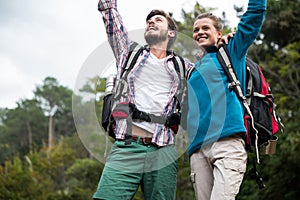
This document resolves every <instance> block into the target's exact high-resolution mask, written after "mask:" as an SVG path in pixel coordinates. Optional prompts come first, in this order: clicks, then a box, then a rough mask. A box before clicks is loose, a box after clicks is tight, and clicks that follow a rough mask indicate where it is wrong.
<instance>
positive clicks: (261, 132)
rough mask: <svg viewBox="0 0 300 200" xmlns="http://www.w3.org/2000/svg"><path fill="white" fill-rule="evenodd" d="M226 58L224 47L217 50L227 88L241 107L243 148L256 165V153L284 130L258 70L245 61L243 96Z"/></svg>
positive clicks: (268, 88) (248, 59)
mask: <svg viewBox="0 0 300 200" xmlns="http://www.w3.org/2000/svg"><path fill="white" fill-rule="evenodd" d="M228 55H229V54H228V50H227V47H226V46H222V47H220V48H219V51H218V53H217V56H218V59H219V61H220V63H221V65H222V67H223V69H224V71H225V73H226V75H227V77H228V80H229V85H228V87H229V88H231V89H233V90H234V91H235V92H236V94H237V96H238V98H239V99H240V101H241V102H242V103H243V105H244V107H245V115H244V122H245V127H246V131H247V132H246V137H245V142H246V148H247V150H249V151H252V150H255V151H256V156H257V162H258V163H260V161H259V150H260V149H261V148H262V147H263V146H264V145H265V146H266V145H267V144H268V143H269V142H270V141H271V140H274V139H275V140H277V139H278V138H277V136H276V134H277V133H278V132H279V130H281V131H283V128H284V126H283V124H282V123H281V118H280V117H279V116H278V114H277V113H276V104H275V101H274V96H273V94H272V92H271V88H270V86H269V84H268V82H267V81H266V79H265V76H264V74H263V72H262V68H261V67H260V66H259V65H258V64H257V63H255V62H254V61H253V60H251V59H250V58H248V57H247V60H246V64H247V75H246V77H247V80H246V86H247V90H246V95H244V94H243V92H242V89H241V87H240V82H239V80H238V79H237V77H236V74H235V71H234V68H233V67H232V64H231V60H230V57H229V56H228Z"/></svg>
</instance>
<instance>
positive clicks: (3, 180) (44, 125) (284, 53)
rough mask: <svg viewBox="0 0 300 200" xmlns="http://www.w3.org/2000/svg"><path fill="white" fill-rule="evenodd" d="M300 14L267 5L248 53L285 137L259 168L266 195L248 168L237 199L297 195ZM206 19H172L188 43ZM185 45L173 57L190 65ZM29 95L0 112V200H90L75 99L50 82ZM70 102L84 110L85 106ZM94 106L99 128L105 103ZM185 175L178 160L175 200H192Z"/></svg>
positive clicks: (94, 171) (97, 87)
mask: <svg viewBox="0 0 300 200" xmlns="http://www.w3.org/2000/svg"><path fill="white" fill-rule="evenodd" d="M299 7H300V1H298V0H289V1H283V0H268V12H267V16H266V20H265V22H264V25H263V28H262V30H261V34H260V35H259V36H258V38H257V39H256V41H255V42H254V44H253V45H252V46H251V48H250V50H249V57H251V58H252V59H253V60H255V61H256V62H258V63H259V64H260V65H261V66H262V68H263V70H264V73H265V76H266V77H267V79H268V81H269V83H270V85H271V88H272V92H273V93H274V95H275V100H276V102H277V110H278V113H279V114H280V116H281V117H282V119H283V122H284V124H285V130H284V133H279V134H278V137H279V141H278V144H277V152H276V154H275V155H272V156H264V155H262V158H261V160H262V163H261V164H260V165H258V166H257V167H258V168H259V172H260V173H261V175H262V177H263V178H264V182H265V184H266V187H265V188H264V189H261V190H260V189H258V186H257V184H256V181H255V179H254V178H253V177H252V176H251V173H250V172H249V170H250V169H251V167H249V168H248V173H247V175H246V176H245V178H244V181H243V183H242V187H241V190H240V193H239V195H238V197H237V199H240V200H257V199H274V200H277V199H278V200H284V199H288V200H289V199H297V197H298V196H299V195H300V194H299V191H300V184H299V181H300V180H299V172H300V170H299V167H300V162H299V161H300V155H299V152H300V151H299V148H300V131H299V129H300V125H299V121H300V113H299V105H300V104H299V101H300V99H299V96H300V68H299V64H300V42H299V39H300V18H299V16H300V10H299V9H296V8H299ZM235 10H236V11H237V15H238V16H240V15H241V14H242V13H243V11H244V10H243V8H239V7H236V8H235ZM206 11H211V8H204V7H203V6H201V5H200V4H198V3H196V4H195V6H194V9H193V10H191V11H186V10H182V20H176V19H175V20H176V21H177V23H178V26H179V31H180V33H183V34H185V35H187V36H191V34H192V31H191V27H192V26H191V25H192V24H193V22H194V19H195V17H196V16H197V15H198V14H199V13H202V12H206ZM222 20H223V22H224V25H225V29H224V30H225V33H226V32H230V31H232V30H231V29H229V27H228V26H226V24H228V21H227V19H226V13H223V16H222ZM185 42H186V41H185V40H184V39H182V38H180V37H179V38H178V44H177V45H176V46H175V49H176V50H178V51H180V52H182V53H183V56H186V57H189V55H184V53H185V51H181V50H180V47H181V46H182V45H180V44H183V43H185ZM185 46H191V47H193V48H194V46H193V45H185ZM191 59H192V58H191ZM81 90H82V91H85V92H87V93H91V94H93V95H96V96H97V95H98V94H103V92H104V90H105V79H104V78H101V77H93V78H91V79H90V80H89V81H88V82H87V83H86V84H85V86H84V87H83V88H82V89H81ZM33 93H34V97H33V98H30V99H22V100H20V101H18V102H16V103H17V107H16V108H11V109H9V108H1V109H0V117H1V118H0V119H1V120H0V164H1V165H0V199H1V200H2V199H3V200H4V199H5V200H33V199H36V200H68V199H70V200H71V199H72V200H76V199H78V200H85V199H91V196H92V194H93V193H94V191H95V190H96V187H97V183H98V180H99V177H100V175H101V171H102V169H103V163H102V162H99V160H97V159H95V157H94V156H93V155H92V154H91V152H90V151H88V150H87V149H86V147H85V146H84V145H83V142H82V140H81V138H80V137H79V135H78V130H77V129H76V126H75V123H74V118H73V114H74V113H73V110H72V103H73V104H74V92H73V91H72V90H71V89H69V88H68V87H65V86H63V85H60V84H59V80H57V79H56V78H55V77H45V78H44V80H43V84H41V85H37V86H36V88H35V90H34V91H33ZM75 98H76V102H77V103H80V104H81V105H82V106H83V108H84V105H85V104H86V102H85V101H84V100H83V99H81V98H80V97H75ZM72 101H73V102H72ZM92 103H93V104H94V105H95V108H96V113H97V116H98V117H99V120H100V119H101V114H100V113H101V105H102V98H98V99H96V100H95V101H94V102H92ZM51 111H52V112H51ZM83 112H84V110H83ZM85 123H87V124H88V123H89V122H88V121H85ZM104 151H105V150H101V153H102V152H104ZM249 156H250V157H251V155H249ZM189 170H190V168H189V164H188V158H187V156H186V154H182V156H181V157H180V158H179V170H178V183H177V199H178V200H193V199H195V197H194V192H193V189H192V185H191V182H190V178H189V177H190V176H189ZM140 199H143V197H142V194H141V191H140V190H139V191H138V193H137V194H136V196H135V200H140Z"/></svg>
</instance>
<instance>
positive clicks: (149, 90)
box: [133, 53, 173, 133]
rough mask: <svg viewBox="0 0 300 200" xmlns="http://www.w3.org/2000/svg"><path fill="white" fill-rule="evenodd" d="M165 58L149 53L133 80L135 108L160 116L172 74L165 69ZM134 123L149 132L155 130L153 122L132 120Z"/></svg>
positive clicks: (167, 98)
mask: <svg viewBox="0 0 300 200" xmlns="http://www.w3.org/2000/svg"><path fill="white" fill-rule="evenodd" d="M166 59H167V58H163V59H158V58H157V57H156V56H155V55H153V54H152V53H150V56H149V58H148V59H147V62H146V63H145V65H144V66H143V67H142V68H141V70H142V71H141V72H140V73H139V75H138V76H137V77H136V79H135V81H134V93H135V105H136V107H137V109H139V110H141V111H144V112H147V113H151V114H154V115H158V116H161V115H162V113H163V111H164V108H165V107H166V105H167V103H168V100H169V96H170V92H171V87H172V82H173V79H172V76H171V75H170V73H169V72H168V71H167V60H166ZM133 124H134V125H136V126H138V127H140V128H143V129H145V130H147V131H149V132H151V133H154V131H155V124H154V123H148V122H134V123H133Z"/></svg>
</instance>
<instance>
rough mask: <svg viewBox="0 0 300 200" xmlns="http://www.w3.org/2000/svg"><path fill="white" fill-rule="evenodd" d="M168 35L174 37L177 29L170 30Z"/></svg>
mask: <svg viewBox="0 0 300 200" xmlns="http://www.w3.org/2000/svg"><path fill="white" fill-rule="evenodd" d="M168 35H169V37H171V38H173V37H175V36H176V32H175V31H172V30H169V31H168Z"/></svg>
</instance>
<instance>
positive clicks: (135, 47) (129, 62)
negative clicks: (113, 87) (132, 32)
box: [120, 42, 144, 77]
mask: <svg viewBox="0 0 300 200" xmlns="http://www.w3.org/2000/svg"><path fill="white" fill-rule="evenodd" d="M143 49H144V47H143V46H141V45H139V44H138V43H136V42H134V43H133V44H132V45H131V46H130V48H129V54H128V57H127V59H126V62H125V64H124V66H125V67H124V68H123V70H122V72H121V75H120V77H122V76H123V75H124V73H125V72H126V76H127V74H128V72H130V70H131V69H132V68H133V66H134V64H135V63H136V61H137V59H138V57H139V55H140V53H141V52H142V51H143Z"/></svg>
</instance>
